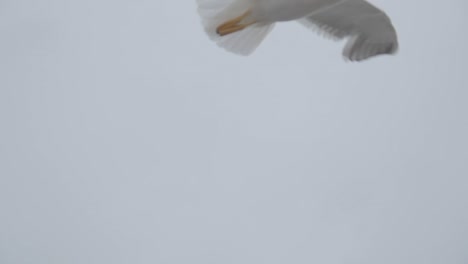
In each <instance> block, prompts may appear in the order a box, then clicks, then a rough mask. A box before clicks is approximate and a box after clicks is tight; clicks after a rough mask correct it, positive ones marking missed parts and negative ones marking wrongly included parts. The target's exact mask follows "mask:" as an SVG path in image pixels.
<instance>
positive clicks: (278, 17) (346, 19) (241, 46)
mask: <svg viewBox="0 0 468 264" xmlns="http://www.w3.org/2000/svg"><path fill="white" fill-rule="evenodd" d="M197 1H198V11H199V14H200V16H201V19H202V24H203V26H204V28H205V31H206V32H207V34H208V36H209V37H210V38H211V39H212V40H213V41H215V42H216V43H217V44H218V45H219V46H220V47H222V48H224V49H226V50H228V51H230V52H233V53H237V54H240V55H249V54H251V53H252V52H253V51H254V50H255V49H256V48H257V47H258V45H259V44H260V43H261V42H262V40H263V39H264V38H265V37H266V35H267V34H268V33H269V32H270V31H271V30H272V29H273V27H274V24H275V23H276V22H282V21H292V20H297V21H299V22H300V23H302V24H303V25H305V26H306V27H308V28H311V29H313V30H315V31H317V32H318V33H321V34H322V35H325V36H327V37H330V38H332V39H337V40H340V39H344V38H347V39H348V40H347V43H346V45H345V47H344V50H343V56H344V57H345V59H347V60H350V61H361V60H365V59H368V58H371V57H373V56H377V55H380V54H394V53H396V51H397V49H398V39H397V34H396V31H395V28H394V27H393V25H392V22H391V21H390V18H389V17H388V16H387V15H386V14H385V13H384V12H382V11H381V10H380V9H378V8H377V7H375V6H373V5H372V4H370V3H369V2H367V1H365V0H197Z"/></svg>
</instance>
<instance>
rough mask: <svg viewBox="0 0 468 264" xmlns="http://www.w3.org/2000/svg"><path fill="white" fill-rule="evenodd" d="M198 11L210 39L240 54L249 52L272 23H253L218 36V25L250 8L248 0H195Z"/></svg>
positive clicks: (259, 41) (263, 36) (269, 29)
mask: <svg viewBox="0 0 468 264" xmlns="http://www.w3.org/2000/svg"><path fill="white" fill-rule="evenodd" d="M197 3H198V13H199V14H200V17H201V20H202V24H203V27H204V28H205V31H206V33H207V34H208V36H209V37H210V39H211V40H213V41H214V42H216V43H217V44H218V46H220V47H222V48H224V49H226V50H228V51H230V52H233V53H237V54H240V55H249V54H251V53H252V52H253V51H254V50H255V49H256V48H257V47H258V45H260V43H261V42H262V41H263V39H264V38H265V37H266V36H267V35H268V33H269V32H270V31H271V30H272V29H273V26H274V24H271V23H268V24H265V23H254V24H252V25H250V26H248V27H246V28H244V29H242V30H240V31H237V32H234V33H232V34H228V35H225V36H220V35H219V34H218V33H217V28H218V26H220V25H222V24H223V23H225V22H226V21H229V20H231V19H234V18H236V17H239V16H241V15H242V14H245V13H246V12H248V11H249V9H250V8H251V6H250V3H251V1H250V0H197Z"/></svg>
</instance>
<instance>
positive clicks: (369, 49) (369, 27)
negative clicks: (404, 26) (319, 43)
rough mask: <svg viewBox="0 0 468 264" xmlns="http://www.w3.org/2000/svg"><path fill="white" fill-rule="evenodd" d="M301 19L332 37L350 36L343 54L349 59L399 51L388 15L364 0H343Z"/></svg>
mask: <svg viewBox="0 0 468 264" xmlns="http://www.w3.org/2000/svg"><path fill="white" fill-rule="evenodd" d="M300 22H301V23H302V24H304V25H305V26H307V27H309V28H312V29H315V30H317V31H318V32H319V33H322V34H324V35H325V36H328V37H331V38H334V39H343V38H346V37H349V40H348V42H347V43H346V46H345V48H344V50H343V56H344V57H345V58H347V59H349V60H351V61H360V60H365V59H367V58H370V57H373V56H376V55H379V54H393V53H395V52H396V51H397V50H398V38H397V34H396V31H395V28H394V27H393V25H392V22H391V21H390V18H389V17H388V16H387V15H386V14H385V13H384V12H382V11H381V10H379V9H378V8H376V7H375V6H373V5H371V4H370V3H368V2H366V1H365V0H346V1H343V2H341V3H340V4H337V5H334V6H331V7H328V8H324V9H323V10H320V11H319V12H316V13H314V14H312V15H310V16H308V17H306V18H303V19H300Z"/></svg>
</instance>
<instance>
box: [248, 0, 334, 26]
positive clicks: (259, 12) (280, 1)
mask: <svg viewBox="0 0 468 264" xmlns="http://www.w3.org/2000/svg"><path fill="white" fill-rule="evenodd" d="M341 1H343V0H289V1H284V0H252V1H251V3H252V7H251V8H252V17H254V19H256V21H259V22H271V23H273V22H280V21H291V20H296V19H300V18H303V17H305V16H309V15H311V14H313V13H314V12H317V11H318V10H321V9H323V8H326V7H329V6H333V5H335V4H336V3H338V2H341Z"/></svg>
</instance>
